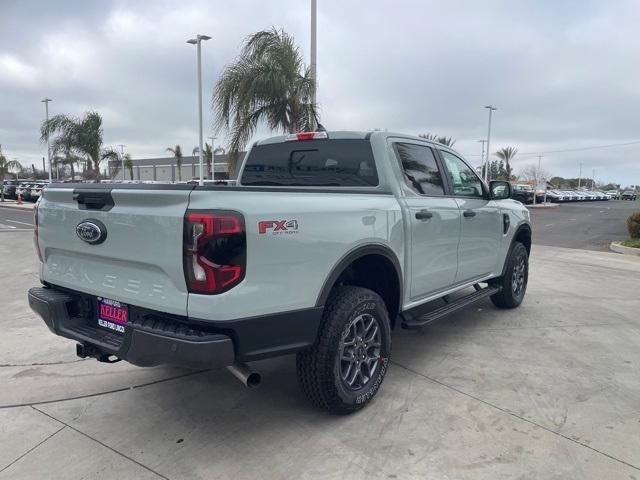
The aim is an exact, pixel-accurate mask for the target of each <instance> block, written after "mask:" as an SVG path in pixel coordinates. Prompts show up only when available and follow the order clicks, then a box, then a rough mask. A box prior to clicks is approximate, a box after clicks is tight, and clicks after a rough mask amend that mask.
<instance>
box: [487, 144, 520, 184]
mask: <svg viewBox="0 0 640 480" xmlns="http://www.w3.org/2000/svg"><path fill="white" fill-rule="evenodd" d="M516 153H518V149H517V148H515V147H504V148H501V149H500V150H498V151H497V152H496V153H494V155H495V156H496V157H498V158H499V159H500V160H502V161H503V162H504V168H505V175H506V179H505V180H509V181H511V177H512V175H511V160H513V157H515V156H516ZM492 178H494V177H492Z"/></svg>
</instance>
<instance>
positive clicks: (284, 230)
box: [258, 220, 298, 235]
mask: <svg viewBox="0 0 640 480" xmlns="http://www.w3.org/2000/svg"><path fill="white" fill-rule="evenodd" d="M258 233H259V234H260V235H265V234H267V233H271V235H290V234H292V233H298V221H297V220H263V221H261V222H258Z"/></svg>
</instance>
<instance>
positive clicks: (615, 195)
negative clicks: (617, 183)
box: [604, 190, 620, 200]
mask: <svg viewBox="0 0 640 480" xmlns="http://www.w3.org/2000/svg"><path fill="white" fill-rule="evenodd" d="M604 193H606V194H607V195H608V196H609V198H610V199H613V200H618V199H620V192H619V191H618V190H607V191H606V192H604Z"/></svg>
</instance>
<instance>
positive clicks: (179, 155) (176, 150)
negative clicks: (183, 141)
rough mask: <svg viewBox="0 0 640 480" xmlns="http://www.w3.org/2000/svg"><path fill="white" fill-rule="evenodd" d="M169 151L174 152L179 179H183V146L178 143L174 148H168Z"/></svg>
mask: <svg viewBox="0 0 640 480" xmlns="http://www.w3.org/2000/svg"><path fill="white" fill-rule="evenodd" d="M167 152H171V153H173V156H174V157H175V159H176V165H178V181H179V182H181V181H182V148H180V145H176V146H175V147H174V148H171V147H169V148H167Z"/></svg>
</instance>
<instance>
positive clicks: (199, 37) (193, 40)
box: [187, 34, 211, 185]
mask: <svg viewBox="0 0 640 480" xmlns="http://www.w3.org/2000/svg"><path fill="white" fill-rule="evenodd" d="M210 39H211V37H208V36H207V35H200V34H198V35H197V36H196V38H191V39H189V40H187V43H190V44H191V45H197V46H198V127H199V130H200V132H199V133H200V138H199V144H198V147H199V148H198V157H199V159H200V179H199V181H198V184H199V185H204V180H203V178H202V177H203V167H202V57H201V48H200V44H201V43H202V40H210Z"/></svg>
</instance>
